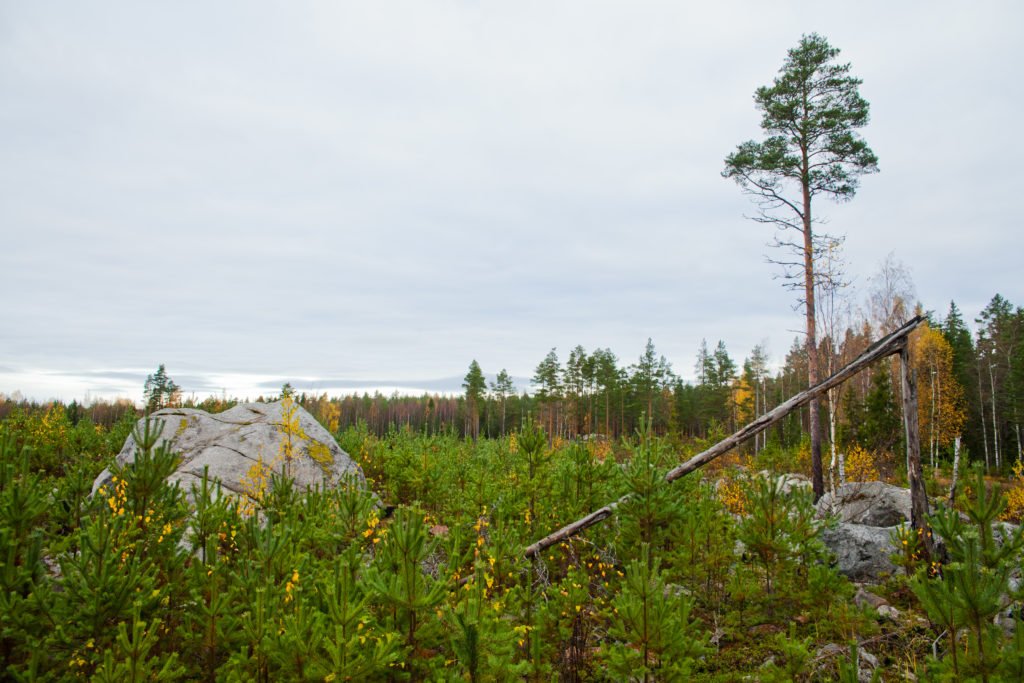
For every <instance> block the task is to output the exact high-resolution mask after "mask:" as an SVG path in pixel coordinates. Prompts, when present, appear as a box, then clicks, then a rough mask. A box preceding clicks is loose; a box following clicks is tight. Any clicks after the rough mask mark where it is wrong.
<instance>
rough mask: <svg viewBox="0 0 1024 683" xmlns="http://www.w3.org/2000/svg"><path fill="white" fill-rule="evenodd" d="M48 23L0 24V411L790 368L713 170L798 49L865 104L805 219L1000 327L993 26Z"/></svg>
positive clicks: (907, 16)
mask: <svg viewBox="0 0 1024 683" xmlns="http://www.w3.org/2000/svg"><path fill="white" fill-rule="evenodd" d="M705 4H706V5H707V3H705ZM58 5H59V7H58V8H55V7H54V6H53V5H51V4H46V5H42V4H39V3H17V4H14V3H11V4H8V5H5V6H4V7H3V8H2V9H0V26H2V27H3V28H2V29H0V30H2V35H0V87H2V88H3V91H4V93H5V98H4V104H3V105H2V106H0V124H2V125H0V142H2V145H3V148H4V150H5V154H4V155H2V156H0V233H2V238H3V249H2V250H0V272H2V273H3V277H4V282H5V283H6V287H5V296H3V297H2V298H0V320H2V323H0V391H7V392H10V391H13V390H16V389H20V390H22V391H23V392H25V393H26V394H29V395H34V396H36V397H37V398H40V399H43V398H47V397H49V396H61V397H64V398H68V399H70V398H72V397H78V398H80V397H81V394H82V392H83V391H85V390H89V391H91V392H93V394H94V395H96V394H105V393H110V391H111V390H113V391H115V393H116V392H125V393H126V394H128V395H131V396H132V397H133V398H138V397H139V396H141V383H140V382H139V378H140V377H141V378H142V379H144V377H145V375H146V374H148V373H150V372H152V371H153V370H154V369H155V368H156V366H157V365H158V364H159V363H165V364H166V365H167V369H168V372H169V373H170V374H171V375H172V376H173V377H175V379H176V381H178V383H179V384H182V385H183V387H184V388H185V389H186V391H195V392H197V393H202V392H207V391H212V392H213V393H219V388H218V387H220V388H224V389H226V390H227V392H228V393H237V394H242V395H244V394H245V392H246V390H247V389H252V388H255V387H259V386H261V383H262V382H277V380H278V379H279V378H281V379H288V378H293V377H294V378H306V379H307V380H308V381H310V382H314V383H315V382H319V381H320V380H309V379H308V378H317V377H325V378H335V380H337V384H332V385H331V386H339V387H342V386H348V385H349V384H351V385H352V386H355V385H356V384H358V383H362V385H363V386H376V385H378V384H379V383H381V382H388V383H390V384H391V385H393V386H403V387H407V386H411V387H413V388H416V387H417V386H423V387H426V386H428V384H429V383H430V382H433V381H435V380H437V378H444V377H458V376H461V374H464V372H465V369H466V367H467V366H468V365H469V362H470V361H471V360H472V359H474V358H475V359H477V360H478V361H479V362H480V364H481V366H482V367H483V368H484V370H485V371H488V372H496V371H497V370H498V369H500V368H502V367H505V368H507V369H508V370H509V371H510V372H512V373H513V374H516V375H519V376H523V377H528V376H530V375H531V374H532V372H533V368H534V367H535V366H536V364H537V363H538V362H540V360H541V359H542V358H543V357H544V355H545V354H546V353H547V351H548V349H550V348H551V347H553V346H557V347H558V348H559V350H560V351H561V352H562V354H563V355H567V354H568V350H569V348H571V347H572V346H574V345H576V344H582V345H584V346H585V347H586V348H587V349H588V350H592V349H593V348H595V347H611V348H612V349H613V350H614V351H615V352H616V353H617V354H618V355H619V356H620V358H621V359H622V361H623V362H624V363H628V362H632V361H633V360H634V359H635V358H636V357H637V356H638V355H639V354H640V353H641V351H642V350H643V345H644V343H645V342H646V340H647V338H648V337H651V338H653V339H654V342H655V344H656V345H657V347H658V351H659V352H660V353H664V354H665V355H667V356H668V357H669V359H670V360H672V361H673V362H674V364H675V366H676V370H677V371H679V372H682V373H683V374H684V375H686V374H689V371H690V368H691V366H692V363H693V357H694V353H695V351H696V348H697V345H698V344H699V342H700V340H701V338H703V337H707V338H708V339H709V340H717V339H723V340H724V341H725V342H726V344H727V345H728V347H729V349H730V351H731V352H732V354H733V355H734V357H736V358H737V359H742V357H743V356H744V355H745V354H746V353H747V352H748V351H749V350H750V348H751V347H752V346H753V345H754V344H756V343H759V342H762V341H764V340H767V342H768V346H769V348H770V350H771V351H772V352H773V355H774V356H775V357H776V358H777V359H778V358H781V357H782V356H783V355H784V354H785V352H786V350H787V349H788V348H789V346H790V345H791V343H792V341H793V338H794V336H795V335H796V334H797V330H799V329H800V327H801V322H800V319H799V316H798V314H797V313H795V312H794V311H793V310H792V306H793V304H794V300H793V298H792V296H791V294H790V293H788V292H786V291H784V290H783V289H782V288H781V287H780V286H779V284H778V283H777V282H773V280H772V278H773V275H775V274H777V270H776V269H775V268H774V267H773V266H771V265H768V264H766V263H765V257H764V255H765V246H764V245H765V243H766V242H767V241H768V240H769V239H770V237H771V235H770V234H768V233H766V232H765V230H764V228H763V227H762V226H758V225H755V224H753V223H751V222H748V221H745V220H743V218H742V216H743V214H744V213H747V214H749V213H751V212H752V207H751V205H750V204H749V202H748V201H747V200H746V198H744V197H743V196H742V195H741V194H740V192H739V190H738V189H737V188H736V187H735V186H733V185H732V184H731V183H729V182H727V181H725V180H723V179H722V178H721V177H720V175H719V174H720V172H721V169H722V160H723V158H724V157H725V155H726V154H728V153H729V152H730V151H731V150H732V149H733V148H734V147H735V145H736V144H737V143H739V142H741V141H743V140H746V139H749V138H753V137H757V135H758V126H757V124H758V115H757V112H755V111H754V108H753V104H752V100H751V96H752V93H753V91H754V89H755V88H756V87H758V86H760V85H764V84H767V83H770V81H771V79H772V77H773V76H774V74H775V72H776V71H777V69H778V68H779V66H781V64H782V61H783V59H784V57H785V52H786V50H787V49H788V48H790V47H792V46H793V45H795V44H796V42H797V40H798V39H799V37H800V35H801V34H802V33H808V32H811V31H817V32H819V33H822V34H824V35H826V36H827V37H828V38H829V39H830V41H831V42H832V43H833V44H834V45H835V46H837V47H839V48H840V49H841V50H842V55H841V57H842V59H843V60H848V61H850V62H852V64H853V73H854V74H856V75H857V76H859V77H860V78H862V79H863V81H864V85H863V86H862V94H863V95H864V96H865V97H866V99H867V100H868V101H869V102H871V104H872V122H871V124H870V125H869V126H868V127H867V128H866V129H865V130H864V131H863V133H864V136H865V138H866V139H867V140H868V142H869V144H871V146H872V147H873V149H874V150H875V152H876V153H877V154H878V155H879V158H880V166H881V168H882V172H881V173H880V174H879V175H878V176H872V177H869V178H866V179H865V181H864V183H863V188H862V190H861V192H860V194H859V195H858V197H857V198H856V199H855V200H854V201H853V202H852V203H850V204H847V205H842V206H835V205H829V204H826V203H821V204H820V206H819V208H818V212H819V213H821V214H823V215H825V216H827V217H828V218H829V221H830V222H829V224H828V226H827V227H828V229H829V230H830V231H832V232H837V233H842V234H846V235H848V240H847V250H846V257H847V260H848V262H849V274H850V277H851V278H852V279H854V281H855V283H856V285H857V286H860V287H864V286H865V285H866V277H867V275H868V274H869V273H870V272H872V270H874V268H875V267H876V266H877V264H878V263H879V262H880V261H881V260H882V259H883V258H884V257H885V256H886V254H888V253H889V252H890V251H894V252H895V253H896V255H897V257H898V258H900V259H901V260H902V261H904V262H905V263H906V264H907V265H908V266H909V267H910V268H911V270H912V272H913V276H914V278H915V281H916V284H917V290H918V294H919V296H920V298H921V300H922V302H923V303H924V304H925V306H926V307H928V308H935V309H938V310H939V311H940V313H941V312H945V310H946V309H947V307H948V305H949V301H950V299H955V300H956V301H957V303H958V304H959V305H960V307H961V308H962V309H963V310H964V311H965V313H966V314H967V315H968V316H973V315H975V314H976V313H977V311H978V310H980V308H981V307H982V306H984V304H985V303H986V302H987V301H988V299H989V298H990V297H991V296H992V295H993V294H995V293H996V292H997V291H998V292H1000V293H1002V294H1003V295H1004V296H1006V297H1007V298H1009V299H1010V300H1011V301H1012V302H1014V303H1022V300H1024V285H1022V280H1021V278H1020V277H1019V273H1020V267H1019V261H1020V254H1021V247H1022V246H1024V244H1022V242H1024V239H1022V237H1021V231H1020V230H1019V227H1018V223H1019V219H1018V217H1017V213H1016V211H1015V209H1016V207H1015V206H1013V204H1015V197H1016V194H1017V189H1018V188H1019V187H1020V185H1021V180H1022V178H1021V175H1022V171H1021V170H1020V168H1019V165H1018V164H1015V163H1014V160H1015V159H1017V158H1018V157H1019V152H1020V151H1021V150H1020V146H1021V142H1020V140H1019V136H1015V135H1013V134H1012V132H1011V131H1014V130H1016V125H1017V119H1018V118H1019V112H1020V110H1021V108H1022V105H1024V97H1022V88H1024V86H1021V81H1020V78H1019V75H1018V74H1017V70H1018V66H1019V64H1021V63H1022V62H1024V48H1022V47H1021V43H1020V40H1019V36H1018V35H1017V34H1018V33H1019V30H1018V29H1019V27H1020V26H1021V25H1022V24H1021V19H1022V18H1024V17H1022V16H1021V15H1022V13H1024V11H1022V10H1021V9H1019V8H1017V6H1016V5H1013V6H1011V5H1008V4H1006V3H995V2H993V3H975V4H973V5H970V6H969V7H968V6H965V5H963V4H962V3H952V2H939V3H933V4H932V5H930V6H929V11H928V12H927V13H921V12H920V11H918V10H914V9H912V8H909V7H907V8H901V7H894V6H892V5H891V4H883V3H874V2H868V3H862V4H861V5H858V10H857V13H852V12H850V11H849V10H848V9H843V8H835V9H833V8H827V7H821V3H790V4H786V3H783V4H781V5H780V4H778V3H776V4H773V5H772V6H770V7H769V6H766V5H764V4H753V3H717V4H714V6H713V7H712V6H700V7H697V6H694V7H690V6H688V5H689V4H688V3H671V2H638V3H583V2H566V3H562V2H555V3H550V2H548V3H539V2H538V3H533V2H522V3H502V4H500V6H495V5H491V4H475V3H465V2H441V3H416V2H397V3H319V2H310V3H286V4H285V3H282V4H276V3H235V4H231V3H216V4H215V5H210V4H208V3H202V4H200V3H178V4H175V5H174V6H166V7H152V6H145V5H142V4H140V3H128V2H121V3H119V2H112V3H106V4H103V5H101V6H99V7H97V6H88V7H87V6H84V5H81V4H80V3H70V2H69V3H58ZM185 376H188V377H189V378H190V379H189V381H190V382H191V383H192V384H191V386H189V385H187V384H186V383H184V382H183V381H182V380H181V379H179V377H185ZM61 378H64V379H63V380H61ZM62 381H63V382H64V384H63V385H62V384H61V382H62ZM228 382H234V383H235V384H230V385H229V384H227V383H228ZM417 383H418V384H417ZM278 386H279V385H278ZM296 386H297V387H298V386H299V385H298V384H296ZM431 386H433V385H431ZM63 387H67V388H63ZM453 389H457V386H456V387H453ZM133 392H134V394H133Z"/></svg>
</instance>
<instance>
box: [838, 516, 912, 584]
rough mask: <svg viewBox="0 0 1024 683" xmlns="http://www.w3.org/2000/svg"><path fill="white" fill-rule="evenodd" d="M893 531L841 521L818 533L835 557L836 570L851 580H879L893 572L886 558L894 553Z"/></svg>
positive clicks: (893, 567)
mask: <svg viewBox="0 0 1024 683" xmlns="http://www.w3.org/2000/svg"><path fill="white" fill-rule="evenodd" d="M891 531H893V529H892V528H886V527H877V526H867V525H864V524H849V523H846V522H840V523H839V524H838V525H836V527H835V528H834V529H822V530H821V535H820V538H821V542H822V543H824V544H825V547H826V548H827V549H828V550H829V551H830V552H831V553H833V554H835V556H836V565H837V566H836V570H837V571H838V572H839V573H840V574H842V575H843V576H845V577H847V578H849V579H851V580H852V581H870V582H875V581H878V578H879V574H881V573H883V572H886V573H889V574H894V573H896V566H895V565H894V564H893V563H892V562H891V561H890V560H889V556H890V555H892V554H893V553H895V552H896V546H895V545H894V544H893V542H892V539H891V538H890V537H889V533H890V532H891Z"/></svg>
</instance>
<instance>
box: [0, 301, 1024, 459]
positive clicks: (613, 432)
mask: <svg viewBox="0 0 1024 683" xmlns="http://www.w3.org/2000/svg"><path fill="white" fill-rule="evenodd" d="M910 314H911V311H908V310H906V309H905V307H904V306H903V305H902V303H901V301H900V299H899V297H894V299H893V301H892V302H891V305H890V306H889V307H888V311H887V312H886V315H885V316H884V317H882V316H876V319H875V320H869V319H868V316H862V317H861V318H860V319H858V320H855V321H853V322H852V323H850V324H848V325H845V326H843V327H842V328H841V332H840V333H837V334H835V335H834V336H833V335H832V334H829V333H828V332H826V333H825V334H824V335H822V338H821V340H820V342H819V349H818V350H819V353H818V356H819V359H820V360H819V362H820V363H821V364H822V366H823V367H822V368H821V373H819V374H820V375H821V376H828V375H830V374H832V373H833V372H835V371H837V370H839V369H840V368H842V367H843V366H844V365H845V364H847V363H848V362H850V361H851V360H852V359H853V358H855V357H856V356H857V355H858V354H859V353H861V352H862V351H863V350H864V349H865V348H866V347H867V346H868V345H870V344H871V343H872V342H873V341H874V340H875V339H877V338H878V337H879V336H881V335H883V334H885V333H887V332H889V331H891V330H892V329H895V328H896V327H898V326H899V325H900V324H901V323H902V322H903V321H904V320H905V319H907V318H908V317H909V315H910ZM926 315H927V318H928V323H927V324H926V325H925V326H923V327H922V328H921V329H919V330H917V331H916V332H915V333H914V335H913V336H912V339H911V362H912V364H913V366H914V369H915V371H916V373H917V378H918V392H919V413H920V414H919V424H920V430H921V432H920V435H921V443H922V451H924V453H923V457H924V458H925V459H926V460H927V459H928V458H942V457H944V456H945V455H947V454H949V453H951V451H952V446H953V443H954V440H955V438H956V437H957V436H960V437H961V438H962V444H963V447H964V452H965V453H966V454H967V455H968V456H969V457H970V458H971V459H973V460H976V461H981V462H985V463H987V464H988V466H989V467H990V468H991V467H998V468H1005V467H1007V466H1008V464H1009V463H1012V462H1013V461H1015V460H1017V459H1018V458H1019V457H1020V455H1021V434H1020V423H1021V414H1022V412H1024V411H1022V408H1024V309H1022V308H1021V307H1020V306H1014V305H1013V304H1011V303H1010V302H1009V301H1007V300H1006V299H1005V298H1003V297H1002V296H1000V295H998V294H997V295H995V296H994V297H993V298H992V300H991V301H990V302H989V304H988V305H987V306H986V307H985V308H984V309H983V310H982V311H981V313H980V315H979V316H978V318H977V319H976V321H977V324H978V328H977V334H975V335H972V334H971V332H970V330H969V329H968V327H967V325H966V324H965V322H964V319H963V316H962V314H961V312H960V310H959V309H958V307H957V306H956V304H955V303H951V305H950V308H949V310H948V312H947V313H946V315H945V316H937V315H935V314H934V313H928V314H926ZM833 329H836V330H839V329H840V328H837V327H833ZM898 373H899V366H898V361H896V360H895V359H892V360H890V361H888V362H882V363H879V364H877V365H876V366H875V367H873V368H872V369H870V370H868V371H865V372H862V373H861V374H860V375H858V376H856V377H855V378H853V379H852V380H850V381H849V382H847V383H846V384H845V385H843V386H842V387H840V388H839V389H837V390H835V391H834V392H833V393H832V394H830V395H829V396H828V397H827V399H828V400H827V401H825V402H824V403H825V407H824V408H823V410H822V413H821V414H822V428H823V429H822V431H823V434H824V435H825V437H826V441H827V443H829V444H831V443H835V444H836V446H837V448H840V449H845V448H851V447H853V446H860V447H862V448H864V449H865V450H867V451H869V452H873V453H875V454H876V457H883V458H884V457H885V456H889V455H891V456H893V460H894V461H895V460H898V458H896V457H895V456H898V455H899V454H901V453H902V452H903V448H904V446H903V442H904V434H903V425H902V418H901V413H900V407H899V406H900V396H899V383H898V382H896V381H894V379H896V378H898V377H899V374H898ZM695 375H696V380H695V381H693V382H689V381H684V380H683V379H682V378H681V377H680V376H679V375H678V374H676V373H675V372H674V371H673V368H672V364H671V363H669V362H668V361H667V360H666V358H665V357H664V356H663V355H660V354H659V353H658V352H657V350H656V348H655V345H654V343H653V342H652V341H651V340H648V343H647V345H646V347H645V349H644V351H643V353H642V354H641V355H640V357H639V358H638V359H637V361H636V362H634V363H631V364H628V365H627V364H624V363H623V362H621V361H620V359H618V358H617V357H616V356H615V354H614V353H612V352H611V351H610V350H609V349H596V350H594V351H591V352H587V351H586V350H585V349H584V348H583V347H582V346H577V347H575V348H573V349H571V350H570V351H569V354H568V356H567V358H566V359H565V361H564V362H562V361H561V360H560V359H559V357H558V353H557V350H556V349H552V350H551V351H550V352H549V353H548V354H547V356H546V357H545V358H544V359H543V360H542V361H541V362H540V363H539V364H538V365H537V367H536V369H535V374H534V376H533V378H532V381H533V385H534V387H533V389H534V390H533V393H528V392H526V391H522V390H521V388H520V387H516V386H514V384H513V383H512V381H511V379H510V378H509V377H508V374H507V373H506V372H505V370H502V371H501V372H500V373H498V375H497V380H496V381H494V382H491V383H487V382H486V381H485V380H484V377H483V373H482V371H481V369H480V367H479V366H478V365H477V364H476V361H473V362H472V363H471V365H470V369H469V372H468V373H467V375H466V379H465V382H464V384H463V387H464V389H465V392H464V393H463V394H462V395H459V396H450V395H449V396H446V395H440V394H424V395H422V396H402V395H398V394H392V395H384V394H381V393H375V394H372V395H371V394H368V393H365V394H363V395H361V396H358V395H347V396H334V397H329V396H327V395H326V394H321V395H312V394H309V393H305V392H296V393H295V398H296V400H297V401H298V402H299V403H300V404H301V405H302V406H303V407H304V408H305V409H306V410H308V411H309V412H310V413H311V414H312V415H314V416H315V417H316V418H317V419H318V420H319V421H320V422H321V423H322V424H323V425H324V426H325V427H327V428H328V429H329V430H330V431H331V432H332V433H339V432H341V431H343V430H344V429H346V428H347V427H349V426H353V425H357V424H359V423H365V425H366V427H367V428H368V429H369V430H370V431H371V432H372V433H374V434H376V435H378V436H383V435H385V434H387V433H388V432H389V431H390V430H395V429H409V430H413V431H416V432H425V433H429V434H434V433H440V432H451V433H455V434H458V435H460V436H465V437H470V438H474V437H497V436H502V435H506V434H508V433H510V432H512V431H515V430H517V429H519V428H520V427H521V425H522V424H523V423H524V421H525V420H527V419H528V418H532V419H534V420H536V421H537V422H539V423H541V424H543V425H544V426H545V428H546V429H547V431H548V433H549V434H550V435H552V436H553V437H557V438H563V439H573V438H577V437H581V436H593V435H600V436H602V437H606V438H608V439H613V440H615V439H620V438H622V437H629V436H631V435H633V434H634V433H635V432H636V430H637V429H638V428H640V426H641V424H642V422H643V421H644V420H646V419H647V418H648V416H649V418H650V420H651V422H652V425H653V431H654V432H655V433H656V434H659V435H664V436H669V437H671V438H673V439H677V440H680V441H692V440H695V439H701V440H709V439H716V438H718V437H720V436H722V435H725V434H729V433H732V432H733V431H735V430H736V429H738V428H739V427H742V426H743V425H744V424H746V423H748V422H750V421H752V420H753V419H755V418H756V417H757V416H758V415H761V414H763V413H765V412H767V411H768V410H771V409H772V408H774V407H775V406H777V405H778V404H779V403H781V402H782V401H784V400H785V399H786V398H788V397H790V396H792V395H793V394H795V393H797V392H799V391H800V390H802V389H804V388H806V386H807V352H806V348H805V346H804V344H803V343H802V342H801V341H800V340H799V339H797V340H794V343H793V345H792V347H791V348H790V350H789V352H788V353H787V355H786V357H785V360H784V362H783V364H782V366H781V368H780V369H779V370H778V371H776V372H774V373H772V372H770V371H769V368H768V357H767V354H766V352H765V350H764V349H763V348H762V347H761V346H757V347H755V348H754V349H753V351H752V352H751V354H750V356H748V357H747V358H745V359H744V360H743V362H742V363H738V362H736V361H735V360H734V359H733V358H732V357H731V356H730V355H729V352H728V350H727V348H726V345H725V343H724V342H722V341H719V342H717V344H715V345H714V346H710V345H708V344H707V343H706V342H702V343H701V345H700V347H699V349H698V352H697V357H696V361H695ZM170 387H171V388H172V389H173V391H168V392H167V393H166V394H160V393H159V392H157V394H156V396H153V395H152V392H150V395H148V396H147V398H148V399H150V401H149V406H148V407H149V408H150V409H155V408H158V407H163V406H165V405H175V406H181V407H189V408H200V409H203V410H207V411H209V412H220V411H223V410H225V409H227V408H230V407H231V406H233V405H236V404H237V403H238V402H239V401H238V399H227V398H223V397H221V398H214V397H211V398H207V399H204V400H197V399H196V398H195V397H192V398H185V397H182V396H181V394H180V391H178V390H177V387H176V386H174V385H173V383H171V384H170ZM282 390H283V391H290V390H291V388H290V386H287V385H286V386H285V387H282ZM275 398H277V397H276V396H267V397H263V396H261V397H259V399H258V400H260V401H263V400H273V399H275ZM56 407H59V408H60V410H61V411H62V412H63V413H64V416H65V418H66V420H67V422H68V424H69V425H71V426H74V425H77V424H78V423H79V422H80V421H82V420H86V421H88V422H90V423H91V424H93V425H98V426H100V427H102V428H104V429H105V430H107V431H109V430H110V429H112V428H113V427H114V426H115V424H117V423H118V422H119V421H121V420H125V419H131V420H134V419H136V418H137V417H138V416H139V415H141V414H142V411H140V410H138V408H137V407H136V405H135V404H134V403H133V402H132V401H129V400H127V399H120V400H117V401H113V402H109V401H103V400H97V401H93V402H92V403H91V404H90V405H88V406H85V405H82V404H79V403H78V402H76V401H72V402H71V403H69V404H66V405H65V404H62V403H42V404H40V403H36V402H31V401H27V400H16V399H13V398H11V397H0V420H5V419H7V418H8V417H10V416H12V415H21V416H22V417H23V418H24V419H29V418H30V416H31V415H32V414H33V413H37V412H40V411H41V412H44V413H46V412H51V413H52V412H53V411H54V409H55V408H56ZM50 419H51V420H52V419H56V418H55V417H53V416H51V418H50ZM807 435H808V414H807V411H806V409H804V410H800V411H797V412H795V413H793V414H792V415H791V416H790V417H789V418H787V419H786V420H783V421H782V422H780V423H778V424H777V425H776V426H774V427H773V428H772V429H771V430H770V431H769V432H768V434H767V435H765V436H763V437H762V438H761V439H757V440H756V442H751V443H750V444H747V446H746V447H747V449H749V450H754V451H756V450H760V449H763V448H764V447H765V446H766V445H767V444H768V443H774V444H777V445H779V446H782V447H785V448H792V447H796V446H799V445H800V443H801V442H802V441H803V440H804V439H805V438H806V437H807Z"/></svg>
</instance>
